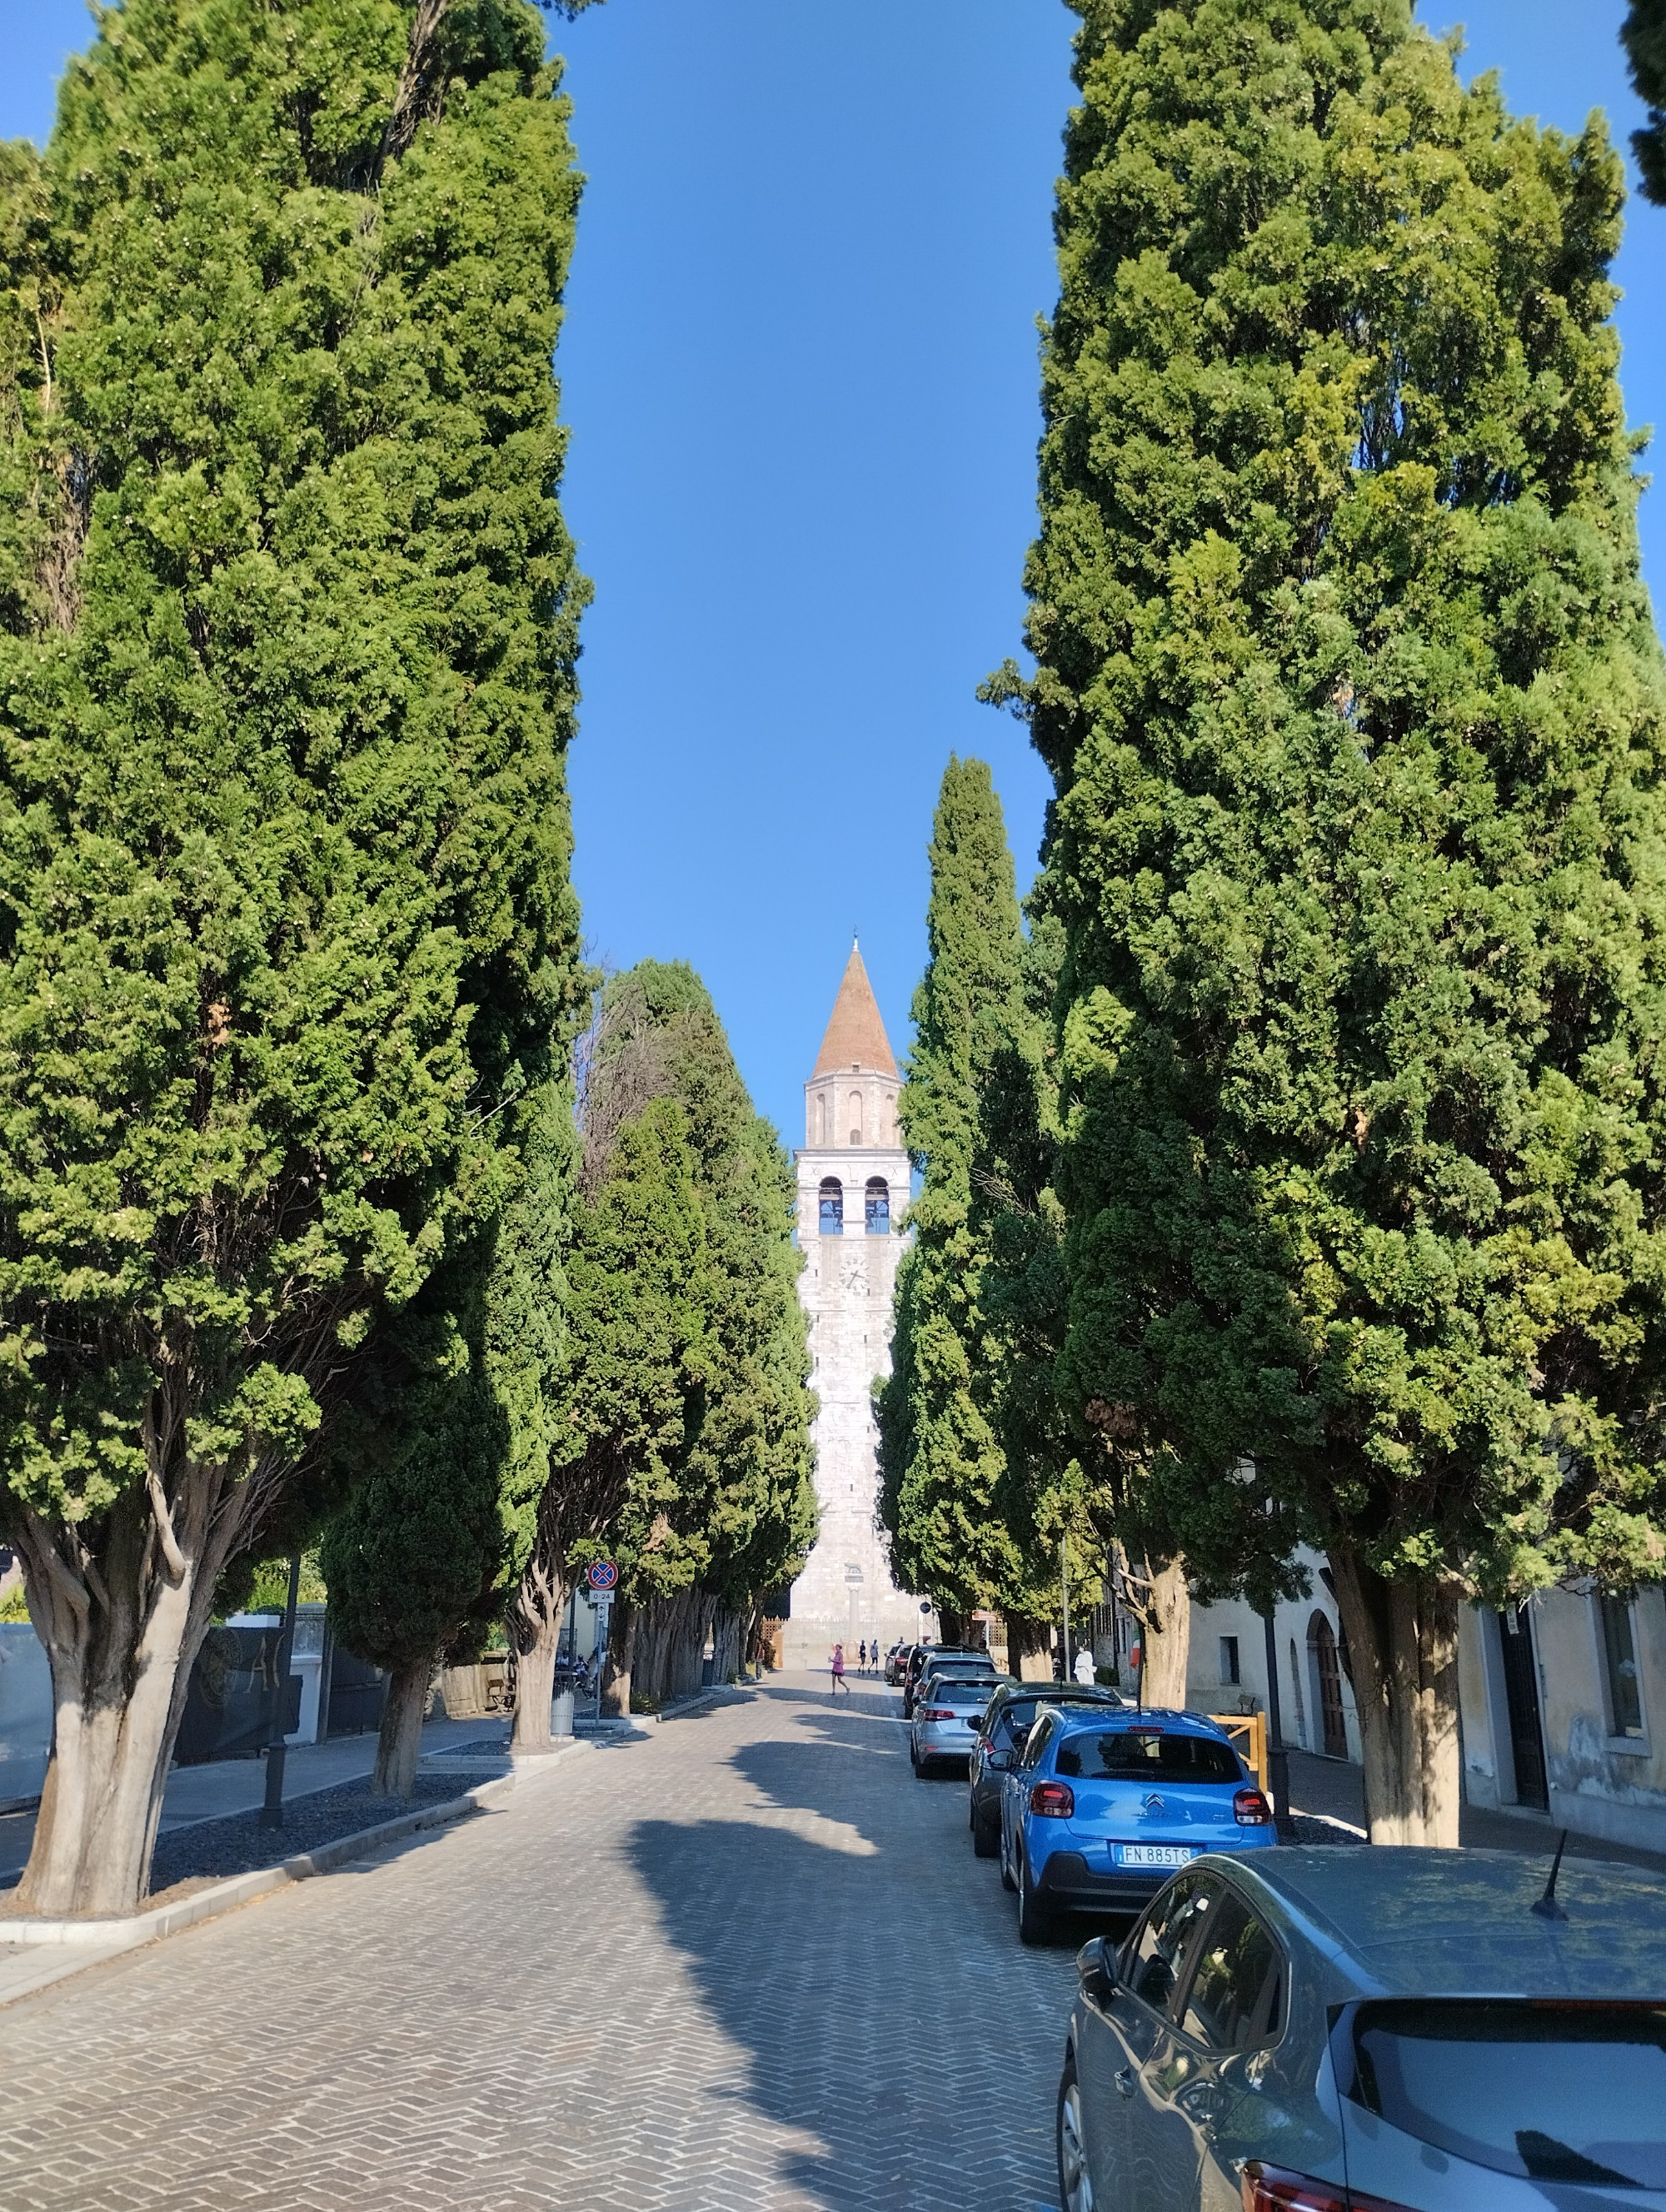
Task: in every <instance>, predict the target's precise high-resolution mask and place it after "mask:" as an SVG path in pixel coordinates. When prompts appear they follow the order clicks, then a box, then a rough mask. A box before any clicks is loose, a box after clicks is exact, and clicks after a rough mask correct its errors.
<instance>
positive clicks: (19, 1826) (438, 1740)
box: [0, 1715, 509, 1888]
mask: <svg viewBox="0 0 1666 2212" xmlns="http://www.w3.org/2000/svg"><path fill="white" fill-rule="evenodd" d="M482 1741H488V1742H490V1743H492V1744H494V1745H499V1744H501V1745H502V1747H503V1750H504V1753H505V1755H506V1757H507V1753H508V1741H509V1728H508V1722H507V1721H505V1720H502V1719H500V1718H498V1717H496V1715H492V1716H489V1717H486V1718H484V1719H480V1720H467V1721H448V1720H441V1719H435V1720H431V1721H428V1722H425V1723H423V1751H422V1756H423V1759H424V1760H433V1759H440V1758H443V1757H444V1755H445V1754H446V1753H447V1752H449V1751H453V1750H454V1749H456V1747H458V1746H459V1745H462V1744H465V1743H466V1744H477V1743H480V1742H482ZM375 1763H376V1738H375V1735H374V1732H372V1733H370V1734H368V1735H338V1736H333V1737H331V1739H330V1741H328V1742H326V1743H303V1744H297V1745H295V1747H293V1748H292V1749H291V1750H290V1751H289V1753H288V1754H287V1756H286V1758H285V1760H284V1766H283V1802H285V1804H288V1803H289V1802H290V1801H291V1800H292V1799H294V1798H296V1797H306V1796H311V1794H312V1793H313V1791H314V1790H330V1789H333V1788H334V1786H335V1785H336V1784H337V1783H338V1782H356V1781H357V1780H358V1779H359V1778H360V1777H361V1776H362V1775H365V1774H368V1773H369V1771H370V1770H371V1768H372V1767H373V1766H374V1765H375ZM459 1786H460V1785H459ZM265 1799H266V1762H265V1760H264V1759H213V1760H211V1761H210V1763H209V1764H208V1765H204V1766H176V1767H175V1768H174V1769H173V1771H172V1773H170V1774H169V1776H168V1778H167V1791H166V1794H165V1795H164V1796H163V1798H162V1817H161V1824H160V1825H161V1831H162V1832H163V1833H164V1834H166V1833H167V1832H168V1831H169V1830H170V1829H173V1828H188V1827H192V1826H194V1825H195V1824H196V1823H197V1822H198V1820H222V1819H223V1818H224V1817H225V1815H226V1814H228V1813H249V1812H252V1811H253V1810H254V1808H255V1807H256V1806H257V1805H262V1804H264V1802H265ZM33 1837H34V1813H33V1809H31V1810H29V1811H27V1812H24V1813H8V1814H0V1888H5V1887H9V1885H10V1883H11V1882H12V1881H13V1880H14V1879H15V1876H17V1875H20V1874H21V1872H22V1871H23V1869H24V1867H25V1866H26V1865H27V1863H28V1857H29V1846H30V1844H31V1843H32V1841H33Z"/></svg>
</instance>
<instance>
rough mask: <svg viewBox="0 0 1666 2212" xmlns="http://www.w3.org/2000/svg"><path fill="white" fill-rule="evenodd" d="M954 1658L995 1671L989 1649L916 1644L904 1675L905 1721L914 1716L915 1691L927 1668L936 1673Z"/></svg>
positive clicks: (971, 1665)
mask: <svg viewBox="0 0 1666 2212" xmlns="http://www.w3.org/2000/svg"><path fill="white" fill-rule="evenodd" d="M952 1660H961V1661H964V1662H966V1663H967V1664H968V1665H969V1666H970V1668H974V1669H979V1670H982V1671H985V1672H987V1673H988V1674H994V1671H995V1662H994V1660H993V1659H992V1658H991V1657H990V1656H989V1655H988V1652H987V1651H971V1650H963V1649H962V1648H961V1647H959V1646H958V1645H948V1646H945V1645H943V1644H916V1645H915V1649H914V1656H912V1657H911V1658H910V1659H909V1663H908V1671H907V1672H906V1673H905V1674H904V1675H903V1719H904V1720H905V1721H909V1720H912V1719H913V1718H914V1698H915V1691H916V1690H917V1689H918V1688H919V1686H920V1680H921V1676H922V1675H923V1674H925V1672H926V1670H927V1668H928V1667H929V1668H931V1669H932V1671H933V1673H935V1672H936V1671H937V1670H938V1668H939V1667H941V1666H943V1665H944V1664H945V1662H949V1661H952Z"/></svg>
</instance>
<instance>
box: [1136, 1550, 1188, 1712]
mask: <svg viewBox="0 0 1666 2212" xmlns="http://www.w3.org/2000/svg"><path fill="white" fill-rule="evenodd" d="M1142 1613H1143V1617H1142V1619H1141V1620H1140V1645H1141V1648H1142V1650H1143V1652H1144V1655H1145V1657H1144V1663H1143V1665H1142V1666H1141V1668H1140V1704H1141V1705H1144V1706H1145V1707H1146V1709H1147V1711H1152V1712H1183V1711H1185V1709H1186V1670H1187V1668H1188V1666H1189V1664H1190V1662H1191V1656H1192V1595H1191V1592H1190V1590H1189V1589H1188V1588H1187V1586H1186V1562H1185V1561H1184V1560H1183V1559H1170V1560H1169V1561H1168V1563H1167V1564H1166V1565H1164V1566H1161V1567H1157V1568H1149V1569H1147V1582H1146V1589H1145V1591H1144V1604H1143V1607H1142Z"/></svg>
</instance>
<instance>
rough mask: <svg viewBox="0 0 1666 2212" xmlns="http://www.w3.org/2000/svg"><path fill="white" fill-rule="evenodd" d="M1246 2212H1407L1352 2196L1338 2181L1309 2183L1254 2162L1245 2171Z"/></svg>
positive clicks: (1279, 2168) (1375, 2199)
mask: <svg viewBox="0 0 1666 2212" xmlns="http://www.w3.org/2000/svg"><path fill="white" fill-rule="evenodd" d="M1243 2212H1406V2207H1405V2206H1404V2205H1403V2204H1390V2203H1388V2202H1387V2201H1386V2200H1385V2199H1384V2198H1383V2197H1362V2196H1361V2195H1360V2194H1359V2191H1358V2190H1357V2189H1356V2190H1354V2191H1353V2192H1352V2194H1350V2192H1349V2191H1347V2190H1346V2189H1344V2188H1343V2187H1342V2185H1341V2183H1340V2182H1336V2181H1310V2180H1309V2179H1308V2178H1307V2176H1306V2175H1305V2174H1303V2173H1286V2171H1285V2169H1284V2168H1283V2166H1263V2165H1262V2162H1261V2160H1259V2159H1258V2158H1252V2159H1251V2160H1250V2161H1249V2165H1248V2166H1245V2167H1244V2169H1243Z"/></svg>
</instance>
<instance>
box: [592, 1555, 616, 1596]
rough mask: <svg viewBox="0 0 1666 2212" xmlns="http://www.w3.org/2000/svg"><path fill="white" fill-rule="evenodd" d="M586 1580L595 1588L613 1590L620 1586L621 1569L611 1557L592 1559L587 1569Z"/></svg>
mask: <svg viewBox="0 0 1666 2212" xmlns="http://www.w3.org/2000/svg"><path fill="white" fill-rule="evenodd" d="M584 1578H585V1580H586V1581H587V1583H589V1585H590V1587H591V1589H593V1590H611V1589H617V1587H618V1581H619V1570H618V1569H617V1567H616V1566H615V1565H614V1564H613V1562H612V1560H611V1559H592V1561H591V1562H590V1565H588V1566H587V1568H586V1569H585V1576H584Z"/></svg>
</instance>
